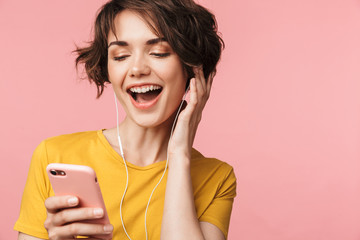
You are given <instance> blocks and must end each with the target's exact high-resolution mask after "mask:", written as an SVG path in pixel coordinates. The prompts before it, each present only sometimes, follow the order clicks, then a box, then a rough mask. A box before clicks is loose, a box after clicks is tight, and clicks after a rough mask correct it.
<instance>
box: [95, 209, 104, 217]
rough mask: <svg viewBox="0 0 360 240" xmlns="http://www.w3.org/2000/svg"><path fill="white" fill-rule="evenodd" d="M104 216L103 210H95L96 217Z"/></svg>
mask: <svg viewBox="0 0 360 240" xmlns="http://www.w3.org/2000/svg"><path fill="white" fill-rule="evenodd" d="M103 214H104V211H103V210H102V208H96V209H94V215H95V216H96V217H102V215H103Z"/></svg>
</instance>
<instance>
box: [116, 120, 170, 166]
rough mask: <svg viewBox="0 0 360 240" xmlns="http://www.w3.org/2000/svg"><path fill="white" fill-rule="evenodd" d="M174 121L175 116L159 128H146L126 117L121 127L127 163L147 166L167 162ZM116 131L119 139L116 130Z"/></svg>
mask: <svg viewBox="0 0 360 240" xmlns="http://www.w3.org/2000/svg"><path fill="white" fill-rule="evenodd" d="M173 121H174V116H173V117H170V118H169V119H168V120H167V121H165V122H164V123H162V124H161V125H159V126H156V127H152V128H146V127H142V126H139V125H138V124H136V123H135V122H134V121H132V120H131V119H129V118H127V117H126V118H125V119H124V121H122V122H121V124H120V125H119V131H120V137H121V143H122V147H123V150H124V156H125V159H126V161H128V162H130V163H132V164H134V165H137V166H147V165H150V164H153V163H156V162H159V161H163V160H166V158H167V147H168V142H169V138H170V131H171V127H172V124H173ZM114 130H115V131H114V132H115V135H116V139H117V131H116V128H115V129H114ZM116 145H117V144H116ZM117 148H119V146H117Z"/></svg>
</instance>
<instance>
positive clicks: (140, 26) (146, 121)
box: [18, 10, 225, 240]
mask: <svg viewBox="0 0 360 240" xmlns="http://www.w3.org/2000/svg"><path fill="white" fill-rule="evenodd" d="M115 25H116V29H117V31H116V36H117V38H116V37H115V35H114V34H113V33H109V38H108V45H111V46H110V47H109V50H108V51H109V52H108V56H109V59H108V72H109V79H110V81H111V84H112V86H113V89H114V92H115V94H116V96H117V98H118V100H119V101H120V103H121V104H122V106H123V108H124V109H125V111H126V114H127V115H126V117H125V119H124V120H123V121H122V122H121V123H120V126H119V129H120V135H121V138H122V139H123V147H124V153H125V156H126V160H127V161H128V162H131V163H133V164H135V165H138V166H146V165H150V164H153V163H155V162H158V161H162V160H164V159H166V156H167V153H168V156H169V170H168V178H167V185H166V193H165V203H164V213H163V220H162V226H161V239H182V240H183V239H189V240H191V239H197V240H200V239H206V240H222V239H225V238H224V235H223V233H222V232H221V231H220V229H218V228H217V227H216V226H215V225H213V224H210V223H207V222H199V221H198V219H197V215H196V211H195V204H194V196H193V190H192V182H191V177H190V161H191V149H192V145H193V142H194V138H195V134H196V130H197V127H198V125H199V123H200V120H201V115H202V111H203V109H204V107H205V104H206V102H207V100H208V98H209V95H210V90H211V84H212V78H210V79H209V80H208V81H205V78H204V75H203V71H202V68H201V67H194V73H195V78H193V79H191V81H190V92H189V94H190V100H189V102H188V104H187V106H186V107H185V109H183V110H182V112H181V113H180V115H179V117H178V120H177V124H176V127H175V130H174V133H173V136H172V138H171V141H170V143H169V144H168V139H169V137H170V130H171V126H172V123H173V121H174V117H175V116H174V115H175V113H176V111H177V108H178V107H179V104H180V102H181V99H182V96H183V94H184V92H182V91H179V89H184V90H185V85H186V79H187V78H186V73H185V71H184V68H183V66H182V64H181V61H180V59H179V57H178V56H177V54H176V53H175V52H173V50H172V48H171V47H170V45H169V44H168V43H167V42H165V41H158V42H156V43H154V44H148V43H149V40H152V39H158V38H159V37H158V36H156V35H155V34H154V33H153V32H152V31H151V29H150V28H149V27H148V26H147V24H146V23H145V22H144V20H143V19H142V18H141V17H140V16H139V15H137V14H136V13H134V12H131V11H129V10H124V11H122V12H120V13H119V14H118V15H117V16H116V18H115ZM133 29H136V31H133ZM118 40H119V41H121V42H122V43H121V44H120V45H119V44H111V43H112V42H114V41H118ZM124 42H125V43H126V44H123V43H124ZM145 83H147V84H148V83H152V84H156V85H159V86H161V87H162V88H163V89H162V93H161V96H160V98H159V100H158V102H157V103H156V104H155V105H154V106H152V107H150V108H147V109H138V108H136V107H135V106H134V105H133V103H132V102H131V100H130V95H129V94H128V93H127V89H128V88H129V87H130V86H132V85H134V84H140V85H141V84H145ZM103 133H104V135H105V137H106V138H107V140H108V141H109V143H110V145H111V146H112V147H113V148H114V149H115V150H116V151H117V152H118V153H120V150H119V146H118V143H117V133H116V128H113V129H108V130H105V131H104V132H103ZM135 150H136V151H135ZM145 156H147V157H145ZM179 189H180V190H179ZM77 204H78V200H77V199H76V198H74V197H72V196H54V197H50V198H48V199H47V200H46V201H45V207H46V209H47V219H46V221H45V224H44V225H45V228H46V229H47V230H48V233H49V238H50V239H73V236H76V235H85V236H89V237H90V239H106V237H105V235H104V234H108V233H111V232H112V226H111V225H108V226H103V225H100V224H88V223H79V222H77V223H74V221H79V220H85V219H94V218H100V217H102V215H103V212H102V211H101V209H93V208H70V207H74V206H76V205H77ZM96 210H97V211H96ZM94 236H96V238H95V237H94ZM18 239H24V240H25V239H26V240H30V239H38V238H34V237H31V236H28V235H26V234H23V233H19V238H18Z"/></svg>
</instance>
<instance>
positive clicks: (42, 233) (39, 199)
mask: <svg viewBox="0 0 360 240" xmlns="http://www.w3.org/2000/svg"><path fill="white" fill-rule="evenodd" d="M47 165H48V160H47V152H46V145H45V142H42V143H41V144H40V145H39V146H38V147H37V148H36V149H35V151H34V154H33V157H32V160H31V164H30V169H29V173H28V177H27V180H26V184H25V189H24V192H23V196H22V200H21V207H20V216H19V218H18V220H17V221H16V223H15V226H14V230H16V231H18V232H22V233H25V234H28V235H30V236H34V237H38V238H42V239H48V234H47V231H46V229H45V227H44V222H45V219H46V209H45V205H44V202H45V199H46V198H48V197H49V192H50V182H49V180H48V177H47V175H46V166H47Z"/></svg>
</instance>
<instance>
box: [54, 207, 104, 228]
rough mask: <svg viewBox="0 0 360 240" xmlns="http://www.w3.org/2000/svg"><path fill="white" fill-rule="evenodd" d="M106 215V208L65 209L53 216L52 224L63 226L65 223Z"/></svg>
mask: <svg viewBox="0 0 360 240" xmlns="http://www.w3.org/2000/svg"><path fill="white" fill-rule="evenodd" d="M103 216H104V210H103V209H102V208H71V209H64V210H62V211H60V212H58V213H56V214H54V215H53V217H52V224H53V225H55V226H61V225H64V224H65V223H70V222H75V221H81V220H90V219H98V218H102V217H103Z"/></svg>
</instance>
